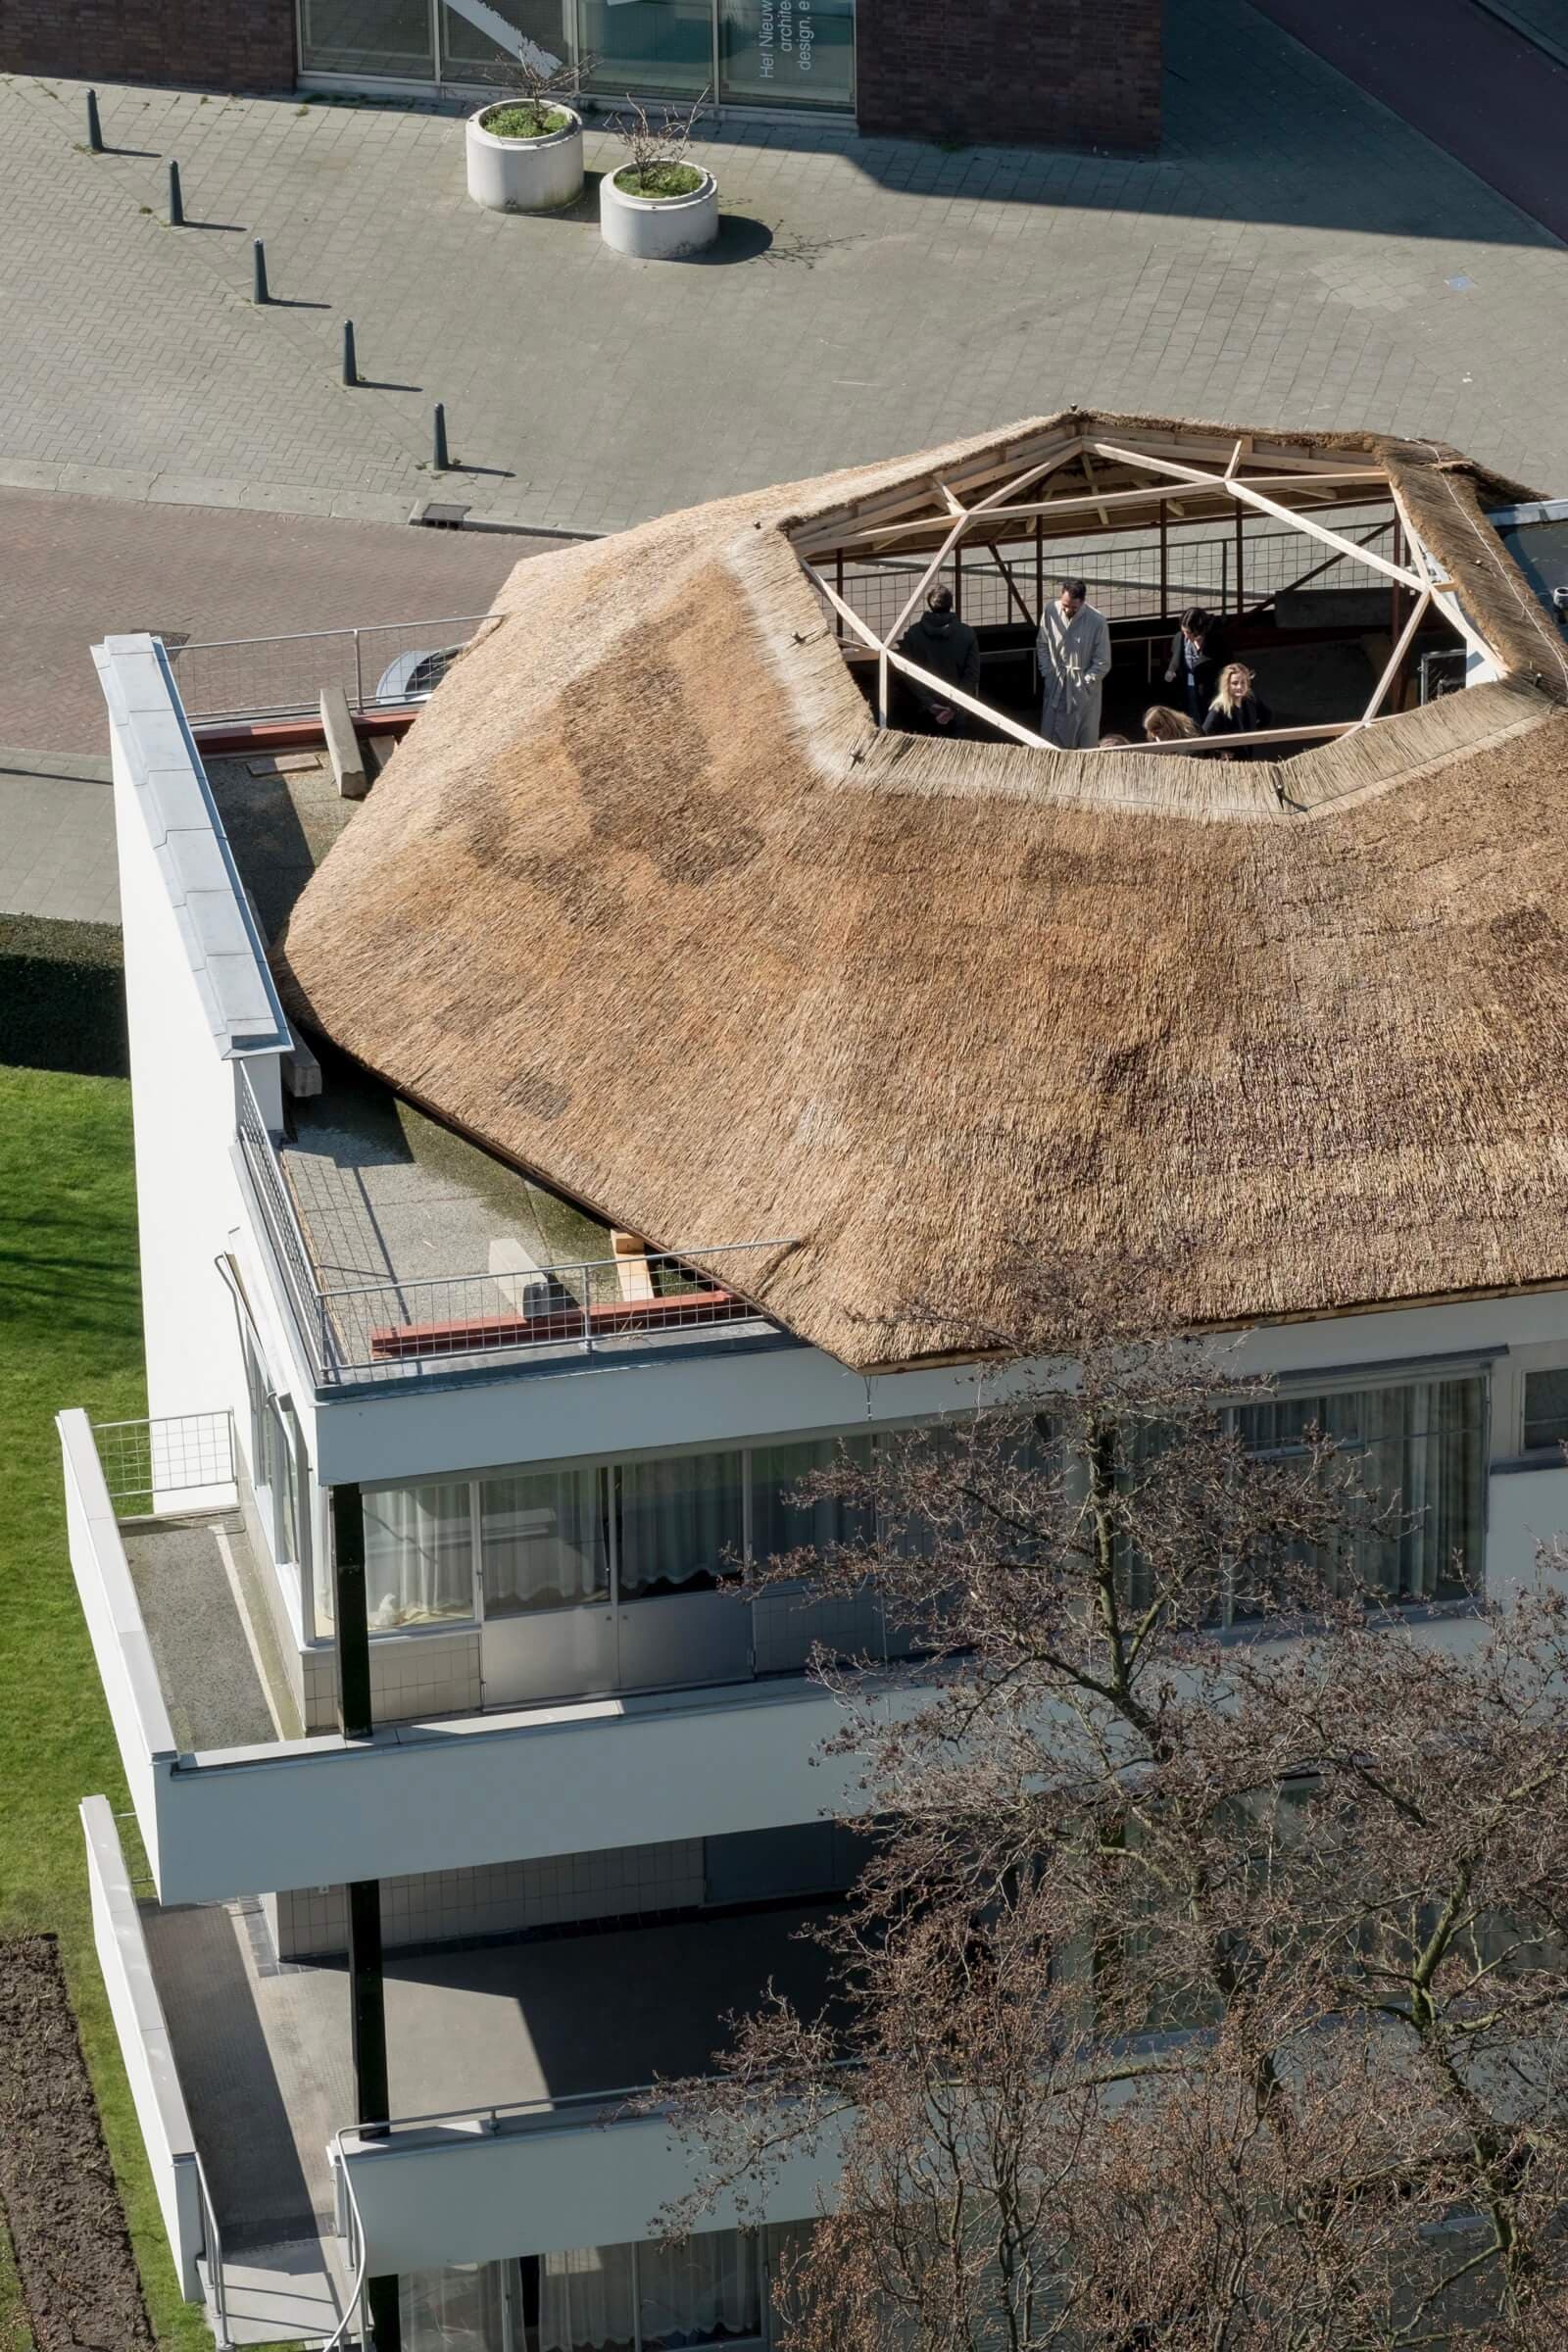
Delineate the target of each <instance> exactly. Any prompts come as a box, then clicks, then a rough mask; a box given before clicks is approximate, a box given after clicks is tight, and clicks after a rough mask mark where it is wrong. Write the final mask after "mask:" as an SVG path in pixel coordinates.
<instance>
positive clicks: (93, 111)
mask: <svg viewBox="0 0 1568 2352" xmlns="http://www.w3.org/2000/svg"><path fill="white" fill-rule="evenodd" d="M103 151H104V131H103V124H102V123H100V122H99V120H98V93H97V91H96V90H89V91H88V92H87V152H88V154H89V155H102V153H103Z"/></svg>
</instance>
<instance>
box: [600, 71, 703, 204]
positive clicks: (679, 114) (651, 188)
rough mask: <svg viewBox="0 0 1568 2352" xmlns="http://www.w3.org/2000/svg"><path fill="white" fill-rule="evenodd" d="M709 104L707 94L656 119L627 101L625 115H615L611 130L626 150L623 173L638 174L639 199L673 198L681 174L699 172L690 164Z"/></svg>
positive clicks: (668, 109)
mask: <svg viewBox="0 0 1568 2352" xmlns="http://www.w3.org/2000/svg"><path fill="white" fill-rule="evenodd" d="M707 103H708V92H707V90H706V89H705V90H704V91H703V92H702V94H701V95H700V96H699V97H697V98H694V99H693V101H692V103H691V105H690V106H689V107H685V108H681V107H675V106H664V107H661V108H660V110H659V113H658V115H657V117H655V116H650V114H649V112H648V109H647V108H646V107H645V106H644V105H643V104H642V103H641V102H640V100H638V99H636V98H633V97H631V96H630V95H629V94H628V96H627V99H626V112H625V113H624V114H623V115H616V116H614V117H613V120H612V122H611V125H610V127H611V129H612V130H613V132H614V134H615V136H616V138H617V139H618V140H619V141H620V143H621V145H622V147H624V149H625V150H626V162H625V164H624V165H623V166H622V167H621V168H622V170H623V171H624V170H628V169H629V170H630V171H632V172H635V174H636V178H637V186H636V189H635V191H634V193H636V194H638V195H670V194H672V193H676V192H677V191H676V190H674V189H672V188H671V187H670V185H669V184H668V183H669V181H670V178H671V177H672V176H673V175H675V174H678V173H682V172H688V171H696V169H697V167H696V166H695V165H694V164H693V163H692V160H691V146H692V139H693V137H694V135H695V133H696V128H697V118H698V116H699V115H700V114H701V113H702V111H703V108H704V107H705V106H706V105H707Z"/></svg>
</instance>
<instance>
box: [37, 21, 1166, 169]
mask: <svg viewBox="0 0 1568 2352" xmlns="http://www.w3.org/2000/svg"><path fill="white" fill-rule="evenodd" d="M1160 17H1161V0H1101V5H1099V6H1096V7H1091V6H1089V5H1088V0H1050V4H1049V5H1048V0H983V4H981V5H976V6H975V7H973V8H967V9H962V10H955V9H953V8H951V7H950V6H948V5H946V0H511V4H510V5H509V6H504V7H503V8H501V9H500V11H499V12H498V11H497V10H496V9H494V8H492V7H491V6H489V5H488V0H254V5H247V6H245V7H243V8H241V7H238V6H236V5H234V4H233V0H229V4H227V5H223V6H220V7H217V8H209V9H202V8H198V7H196V6H194V5H192V4H191V0H127V5H125V6H124V7H121V8H116V9H113V10H105V9H103V8H101V7H98V6H96V5H94V4H93V0H64V5H48V4H46V0H18V4H17V6H16V7H15V8H14V9H12V10H11V11H10V12H8V15H7V19H6V25H5V28H4V30H3V31H0V67H3V68H4V69H5V70H6V71H7V72H11V73H64V74H73V75H76V76H79V77H81V78H83V79H99V80H125V81H156V82H168V83H176V84H188V85H194V86H202V87H213V88H217V89H225V90H240V91H257V92H271V91H280V90H288V89H291V88H293V87H295V86H296V85H299V86H303V87H306V88H317V87H319V88H323V89H342V90H346V91H348V90H363V91H367V92H370V93H376V92H382V93H390V92H406V93H409V94H413V95H429V94H432V93H434V92H436V91H438V90H439V91H444V92H451V93H455V94H461V93H463V92H466V91H470V90H471V91H474V92H477V93H482V92H483V90H484V88H485V87H486V85H487V84H493V82H494V79H495V75H496V72H497V68H498V64H499V62H500V60H501V59H502V58H503V56H504V55H509V56H510V55H515V52H516V49H517V45H518V42H519V41H523V42H527V43H531V44H532V45H533V46H534V47H535V48H537V49H539V50H541V51H543V52H545V53H547V54H549V55H550V56H553V57H561V58H569V59H572V60H574V61H577V62H578V63H580V64H581V65H582V67H583V69H584V73H585V79H586V86H587V89H588V91H589V93H590V95H591V96H592V97H594V98H596V99H597V100H599V101H600V102H602V103H606V104H611V103H613V102H614V101H616V100H618V99H621V98H622V97H624V95H625V94H626V92H627V91H628V90H629V91H631V92H632V93H633V94H635V95H639V96H652V97H657V98H662V99H668V100H673V101H685V102H688V103H690V102H691V101H694V100H696V99H699V98H703V97H707V98H708V99H709V100H710V101H712V102H715V103H716V104H717V105H718V106H719V107H720V108H723V109H725V110H730V109H733V110H736V111H737V112H739V113H742V114H745V113H750V112H756V111H757V110H759V109H760V110H761V111H762V112H764V113H770V114H772V113H782V114H786V115H797V116H805V117H808V118H817V119H821V120H825V121H829V122H840V123H858V125H859V127H860V128H861V129H862V130H864V131H867V132H873V133H888V134H894V135H901V136H912V137H918V138H936V139H948V140H958V141H961V142H963V143H966V144H978V145H985V144H1010V143H1023V144H1030V145H1045V146H1068V147H1093V148H1108V149H1115V150H1126V151H1130V152H1145V151H1149V150H1152V148H1154V147H1155V146H1156V145H1157V144H1158V137H1159V75H1160Z"/></svg>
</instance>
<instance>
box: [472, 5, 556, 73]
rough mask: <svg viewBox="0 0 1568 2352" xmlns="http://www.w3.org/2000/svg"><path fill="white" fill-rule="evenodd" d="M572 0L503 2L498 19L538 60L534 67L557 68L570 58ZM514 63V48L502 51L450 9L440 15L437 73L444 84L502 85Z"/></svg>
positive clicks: (497, 45)
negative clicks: (512, 28) (510, 27)
mask: <svg viewBox="0 0 1568 2352" xmlns="http://www.w3.org/2000/svg"><path fill="white" fill-rule="evenodd" d="M571 7H572V0H507V5H506V6H505V7H504V8H503V9H502V11H501V14H502V15H503V16H504V17H505V18H506V20H507V23H508V24H509V25H515V27H516V30H517V33H518V35H519V37H520V39H521V40H522V41H524V42H526V43H527V44H528V48H525V49H524V51H523V54H524V56H529V54H530V51H531V50H532V51H537V52H538V53H539V54H538V55H537V56H533V57H531V58H530V62H531V63H532V64H534V65H542V64H544V63H545V62H547V61H548V60H550V59H554V60H555V61H556V62H557V63H558V64H560V63H562V62H564V60H565V59H567V58H569V57H570V55H571ZM516 62H517V50H516V46H515V44H513V45H512V46H511V47H509V48H503V47H502V46H501V44H500V43H499V42H498V41H493V40H492V39H491V38H490V35H489V34H488V33H487V32H481V31H480V30H479V27H478V26H477V25H470V24H469V23H468V20H467V18H466V17H460V16H459V14H458V12H457V10H456V9H455V8H451V7H447V6H445V5H443V7H442V10H441V71H442V75H443V78H444V79H446V80H448V81H495V82H505V81H508V80H509V79H510V78H511V76H512V73H513V69H514V68H515V65H516Z"/></svg>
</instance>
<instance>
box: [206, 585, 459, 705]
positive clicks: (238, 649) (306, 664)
mask: <svg viewBox="0 0 1568 2352" xmlns="http://www.w3.org/2000/svg"><path fill="white" fill-rule="evenodd" d="M485 617H486V616H485V614H483V613H456V614H453V613H447V614H444V615H443V616H441V617H440V618H438V619H435V620H392V621H384V622H377V623H376V624H375V625H374V626H373V627H370V628H359V629H303V630H294V631H291V632H290V633H289V634H288V635H286V636H282V637H226V638H213V639H210V640H208V641H206V642H204V643H202V644H199V645H169V646H168V647H167V649H166V650H167V652H168V654H169V661H170V666H171V668H172V670H173V673H174V683H175V684H176V685H177V687H178V688H179V699H180V702H181V704H182V705H183V706H184V711H185V716H186V717H187V718H188V719H189V720H190V722H191V725H192V726H194V727H203V726H212V725H215V724H217V723H219V722H221V721H222V720H225V719H232V720H234V721H236V722H238V721H241V720H246V719H264V718H278V719H282V718H307V717H311V716H313V715H314V714H315V713H316V712H317V711H319V709H320V704H321V690H322V688H323V687H326V686H341V687H342V688H343V690H344V692H345V694H347V696H348V698H349V707H350V709H351V710H352V711H354V712H355V714H356V715H357V716H359V717H364V716H366V715H367V714H368V713H373V712H375V711H402V710H406V709H407V708H408V706H409V705H410V704H411V703H418V702H422V701H424V699H425V698H426V697H427V696H428V694H429V693H430V691H431V689H432V688H433V687H434V686H436V685H438V684H439V683H440V680H441V677H442V674H443V672H444V671H445V669H446V665H447V662H449V660H450V659H451V657H452V656H453V655H454V654H456V653H459V652H461V651H462V649H463V647H464V646H466V644H467V642H468V640H469V638H470V637H471V636H472V635H473V633H474V631H475V629H477V628H478V626H479V623H480V621H481V620H483V619H484V618H485Z"/></svg>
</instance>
